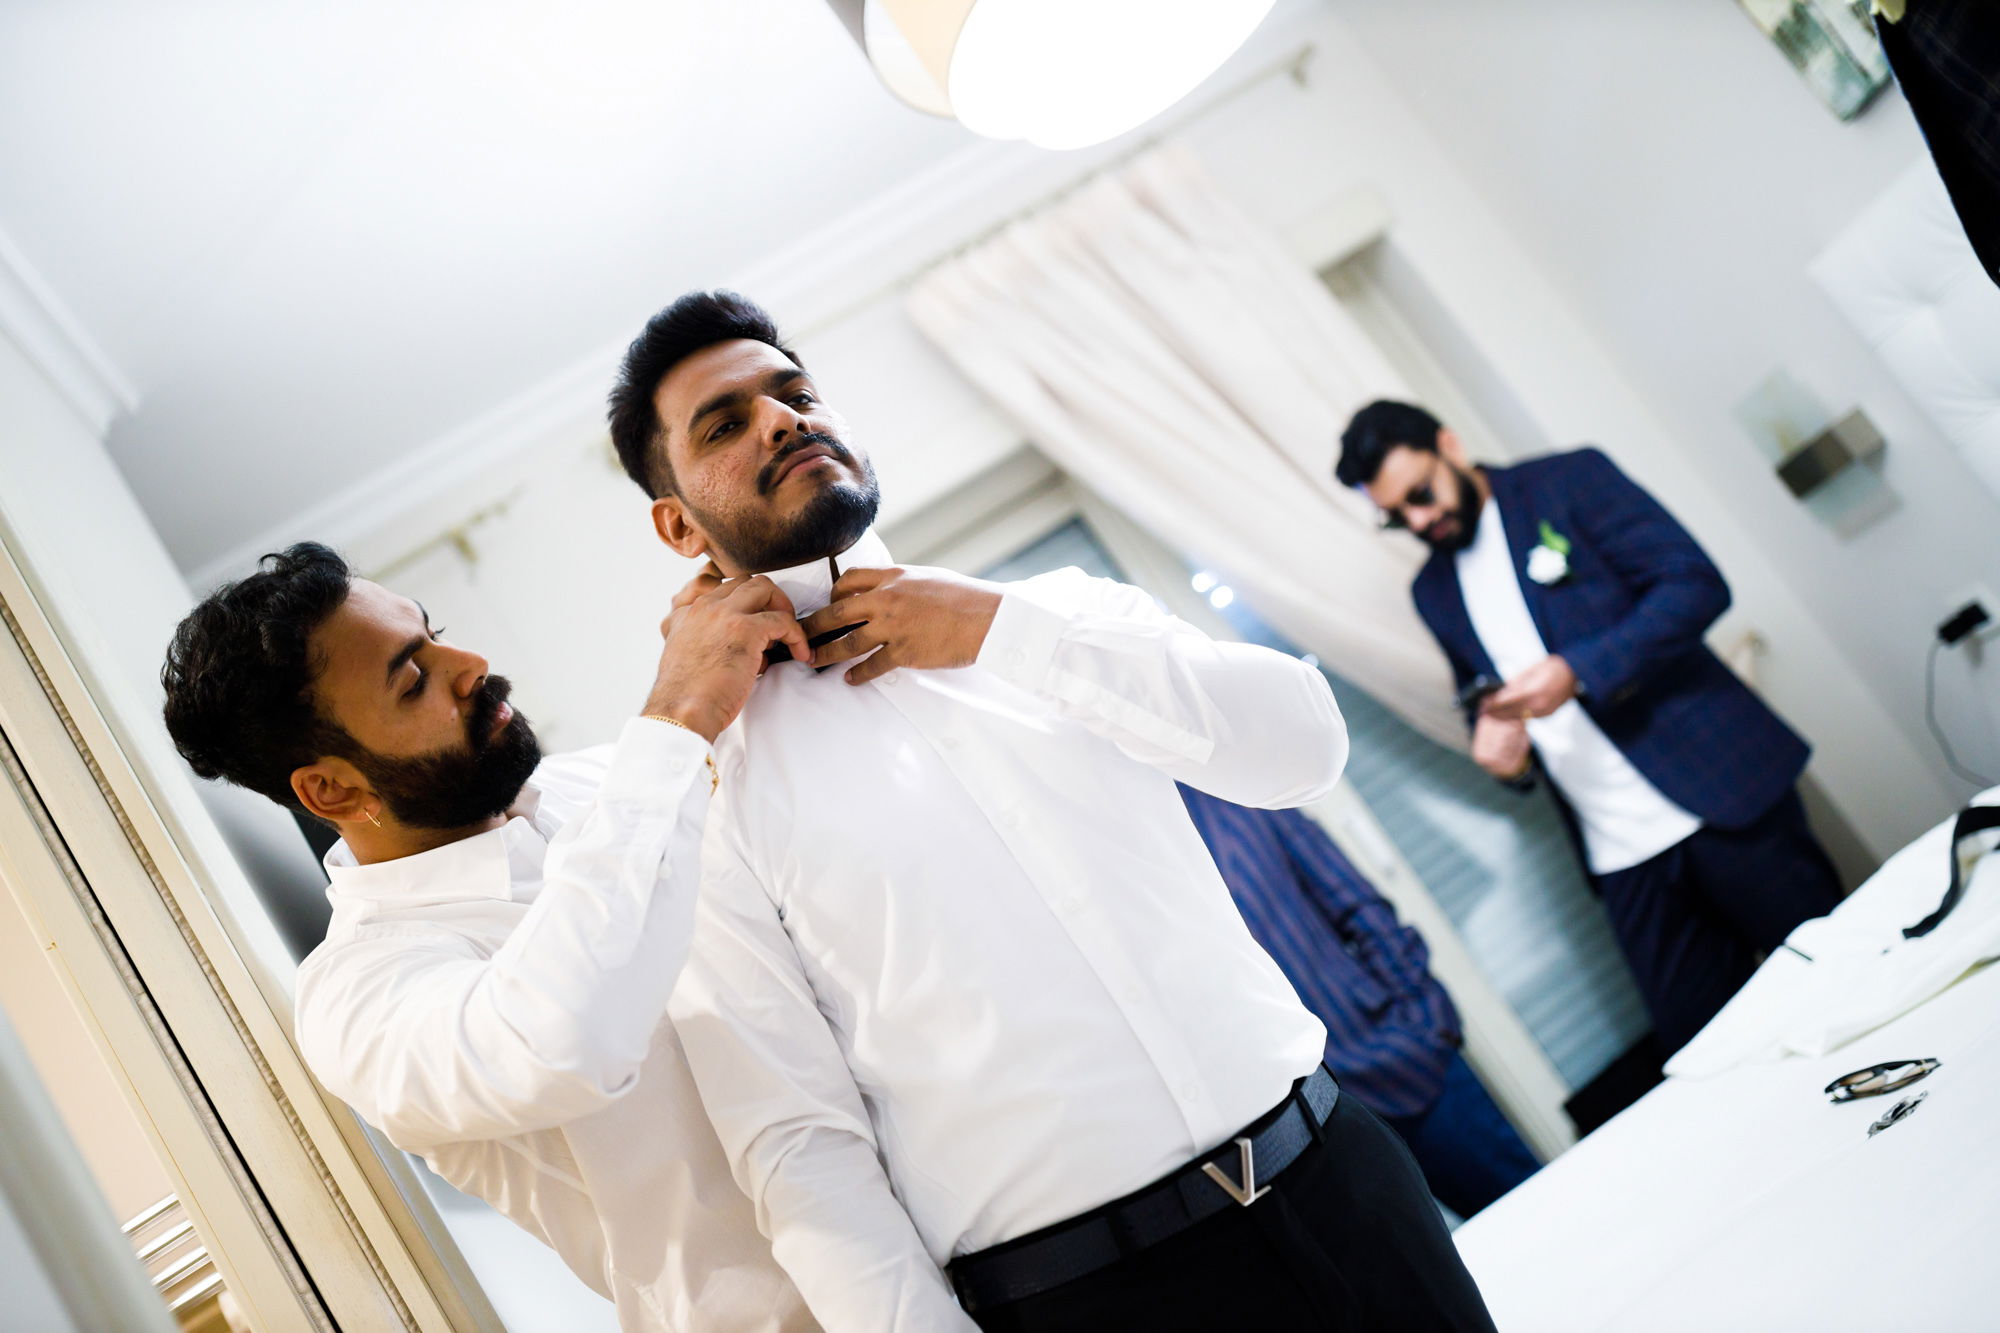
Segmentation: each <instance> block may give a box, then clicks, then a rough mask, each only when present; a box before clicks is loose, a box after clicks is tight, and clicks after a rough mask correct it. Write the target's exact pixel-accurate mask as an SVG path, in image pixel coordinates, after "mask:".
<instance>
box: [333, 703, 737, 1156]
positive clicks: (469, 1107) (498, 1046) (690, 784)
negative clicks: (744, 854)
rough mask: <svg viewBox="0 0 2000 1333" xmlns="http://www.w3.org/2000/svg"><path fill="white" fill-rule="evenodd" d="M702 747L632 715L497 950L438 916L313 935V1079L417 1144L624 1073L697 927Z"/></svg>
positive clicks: (500, 1121) (517, 1122) (498, 1124)
mask: <svg viewBox="0 0 2000 1333" xmlns="http://www.w3.org/2000/svg"><path fill="white" fill-rule="evenodd" d="M707 752H708V746H707V743H706V742H705V741H704V740H703V739H702V738H701V737H700V736H697V735H694V734H693V733H691V732H687V731H683V730H681V729H680V728H678V727H674V726H670V725H668V724H667V723H665V722H657V721H649V720H646V719H644V718H635V719H633V720H632V721H631V722H628V723H627V724H626V726H625V732H624V734H623V736H622V737H621V738H620V740H619V742H618V749H617V752H616V755H615V757H614V758H613V760H612V762H611V768H610V771H609V772H608V773H607V775H606V777H605V780H604V785H603V787H602V788H601V789H600V790H599V792H598V797H597V801H596V803H595V804H594V805H593V806H592V807H591V809H590V811H589V813H588V814H586V815H585V816H584V817H583V818H581V819H579V820H576V821H574V822H572V823H571V824H570V825H568V826H567V827H566V828H564V829H563V830H562V832H561V833H559V834H558V835H557V836H556V838H555V840H554V841H553V842H552V843H551V844H550V846H549V852H548V858H547V860H546V862H545V864H544V877H543V887H542V890H541V893H540V895H539V896H538V897H537V898H536V900H535V903H534V905H533V906H532V907H530V908H529V909H528V911H527V913H526V915H524V916H523V917H522V919H521V922H520V924H519V925H518V926H517V927H516V928H515V929H514V932H513V933H512V934H511V935H509V936H508V937H507V941H506V943H505V944H503V945H502V946H501V947H500V948H499V950H498V951H496V952H495V953H494V954H493V955H492V957H490V958H485V957H481V956H480V955H479V952H478V950H477V949H476V948H475V947H474V946H473V945H472V944H471V943H470V942H469V941H466V940H464V939H462V938H461V937H459V936H457V935H453V934H450V933H448V932H446V931H444V930H442V929H441V928H438V927H434V926H429V925H426V926H421V927H411V926H397V925H385V926H381V927H376V928H374V929H372V930H366V929H364V933H362V934H360V935H358V936H357V937H355V938H352V939H348V940H344V941H340V942H337V943H334V944H331V945H328V946H325V947H323V948H321V949H320V950H317V951H315V952H314V953H313V955H312V956H311V957H310V958H308V959H307V960H306V963H305V965H304V966H303V967H302V968H301V969H300V972H299V982H298V1031H299V1042H300V1045H301V1047H302V1049H303V1050H304V1052H305V1056H306V1059H307V1061H308V1063H309V1064H310V1065H311V1066H312V1069H313V1072H314V1073H315V1074H317V1075H318V1076H319V1079H320V1081H321V1082H322V1083H324V1084H326V1086H327V1088H328V1089H329V1090H330V1091H332V1092H333V1093H334V1094H335V1095H336V1096H338V1097H339V1098H340V1099H341V1100H342V1101H344V1102H346V1103H347V1104H348V1105H350V1106H352V1107H353V1108H354V1109H355V1110H356V1111H357V1112H359V1113H360V1115H361V1117H362V1118H363V1119H364V1120H366V1121H368V1122H369V1123H370V1124H372V1125H375V1126H376V1127H377V1128H379V1129H381V1130H382V1132H383V1133H385V1134H387V1135H388V1136H389V1139H390V1141H391V1142H393V1143H395V1144H396V1145H397V1146H398V1147H401V1148H405V1149H407V1150H409V1151H412V1152H422V1151H425V1150H426V1149H428V1148H430V1147H433V1146H435V1145H437V1144H440V1143H448V1142H453V1141H458V1140H464V1139H481V1138H500V1137H505V1136H508V1135H513V1134H520V1133H526V1132H529V1131H532V1130H537V1129H546V1128H548V1127H550V1126H553V1125H559V1124H562V1123H563V1122H565V1121H568V1120H572V1119H575V1118H576V1117H578V1116H581V1115H585V1114H588V1113H589V1112H591V1111H593V1110H596V1109H598V1108H599V1107H601V1106H603V1105H605V1104H606V1103H608V1102H609V1101H611V1099H613V1098H615V1097H617V1096H618V1095H619V1094H620V1093H622V1092H623V1091H625V1089H626V1088H628V1087H630V1086H631V1084H632V1082H633V1080H634V1079H635V1078H636V1077H637V1076H638V1071H639V1066H640V1064H641V1062H642V1061H643V1060H644V1059H645V1057H646V1053H647V1051H648V1049H649V1048H650V1046H651V1044H652V1039H653V1035H654V1032H655V1030H656V1029H657V1028H658V1026H659V1024H660V1022H661V1020H662V1019H663V1018H664V1017H665V1014H666V1007H667V997H668V995H669V994H670V993H671V992H672V990H673V986H674V980H675V978H676V977H677V976H678V975H679V973H680V969H681V965H682V963H683V962H684V961H685V960H686V957H687V950H688V941H689V937H690V936H691V934H692V931H693V923H694V900H695V886H696V885H697V883H698V882H699V876H700V869H701V866H700V857H701V835H702V826H703V823H704V821H705V819H706V814H707V809H708V801H709V777H708V770H707V765H706V756H707ZM486 836H495V835H490V834H489V835H486ZM501 836H505V835H504V834H503V835H501ZM496 859H497V858H496ZM495 873H499V872H498V871H497V870H496V872H495Z"/></svg>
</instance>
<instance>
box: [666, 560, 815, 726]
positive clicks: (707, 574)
mask: <svg viewBox="0 0 2000 1333" xmlns="http://www.w3.org/2000/svg"><path fill="white" fill-rule="evenodd" d="M673 606H674V609H673V613H672V614H671V615H669V616H668V617H667V618H666V620H664V621H662V622H661V624H660V633H661V634H662V635H664V636H665V637H666V641H667V642H666V647H665V648H663V649H662V650H661V651H660V669H659V674H658V675H657V676H656V677H655V678H654V680H653V692H652V694H651V695H649V696H648V697H647V699H646V712H647V713H649V714H652V715H653V716H655V717H670V718H673V719H674V720H675V721H677V722H681V723H683V724H685V725H686V726H687V727H688V728H689V729H691V730H693V731H696V732H698V733H700V734H701V735H702V737H704V738H705V739H706V740H707V741H708V742H709V743H710V744H713V743H714V742H715V738H716V737H717V736H718V735H720V734H721V733H722V729H723V728H724V727H726V726H728V725H729V724H730V723H731V722H734V721H735V720H736V715H737V714H738V713H740V712H742V711H743V705H744V704H745V703H747V702H749V699H750V687H751V686H752V685H755V684H756V683H757V677H758V676H760V675H762V674H763V671H764V650H765V649H767V648H769V647H770V646H771V645H772V644H779V643H782V644H784V645H785V646H786V647H787V648H788V649H789V650H790V651H791V655H792V656H793V657H794V658H795V659H797V660H798V661H801V662H809V661H811V660H812V650H811V649H810V648H808V647H806V634H805V630H804V629H803V628H801V626H800V624H799V621H798V618H797V615H796V613H795V612H794V611H793V610H792V603H791V599H790V598H788V597H786V596H785V594H784V592H783V591H782V590H781V589H780V588H779V587H778V585H777V584H775V583H773V582H771V580H769V579H767V578H765V577H763V576H762V575H758V576H757V577H756V578H750V579H724V578H723V577H722V575H721V573H720V572H719V571H717V570H716V569H715V567H714V566H713V565H711V566H710V567H709V568H707V569H705V570H703V571H702V572H701V573H700V574H697V575H696V576H695V577H694V578H693V579H692V580H691V581H690V582H689V583H688V585H687V586H686V587H684V588H682V589H681V590H680V592H679V593H677V594H675V596H674V602H673Z"/></svg>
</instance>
